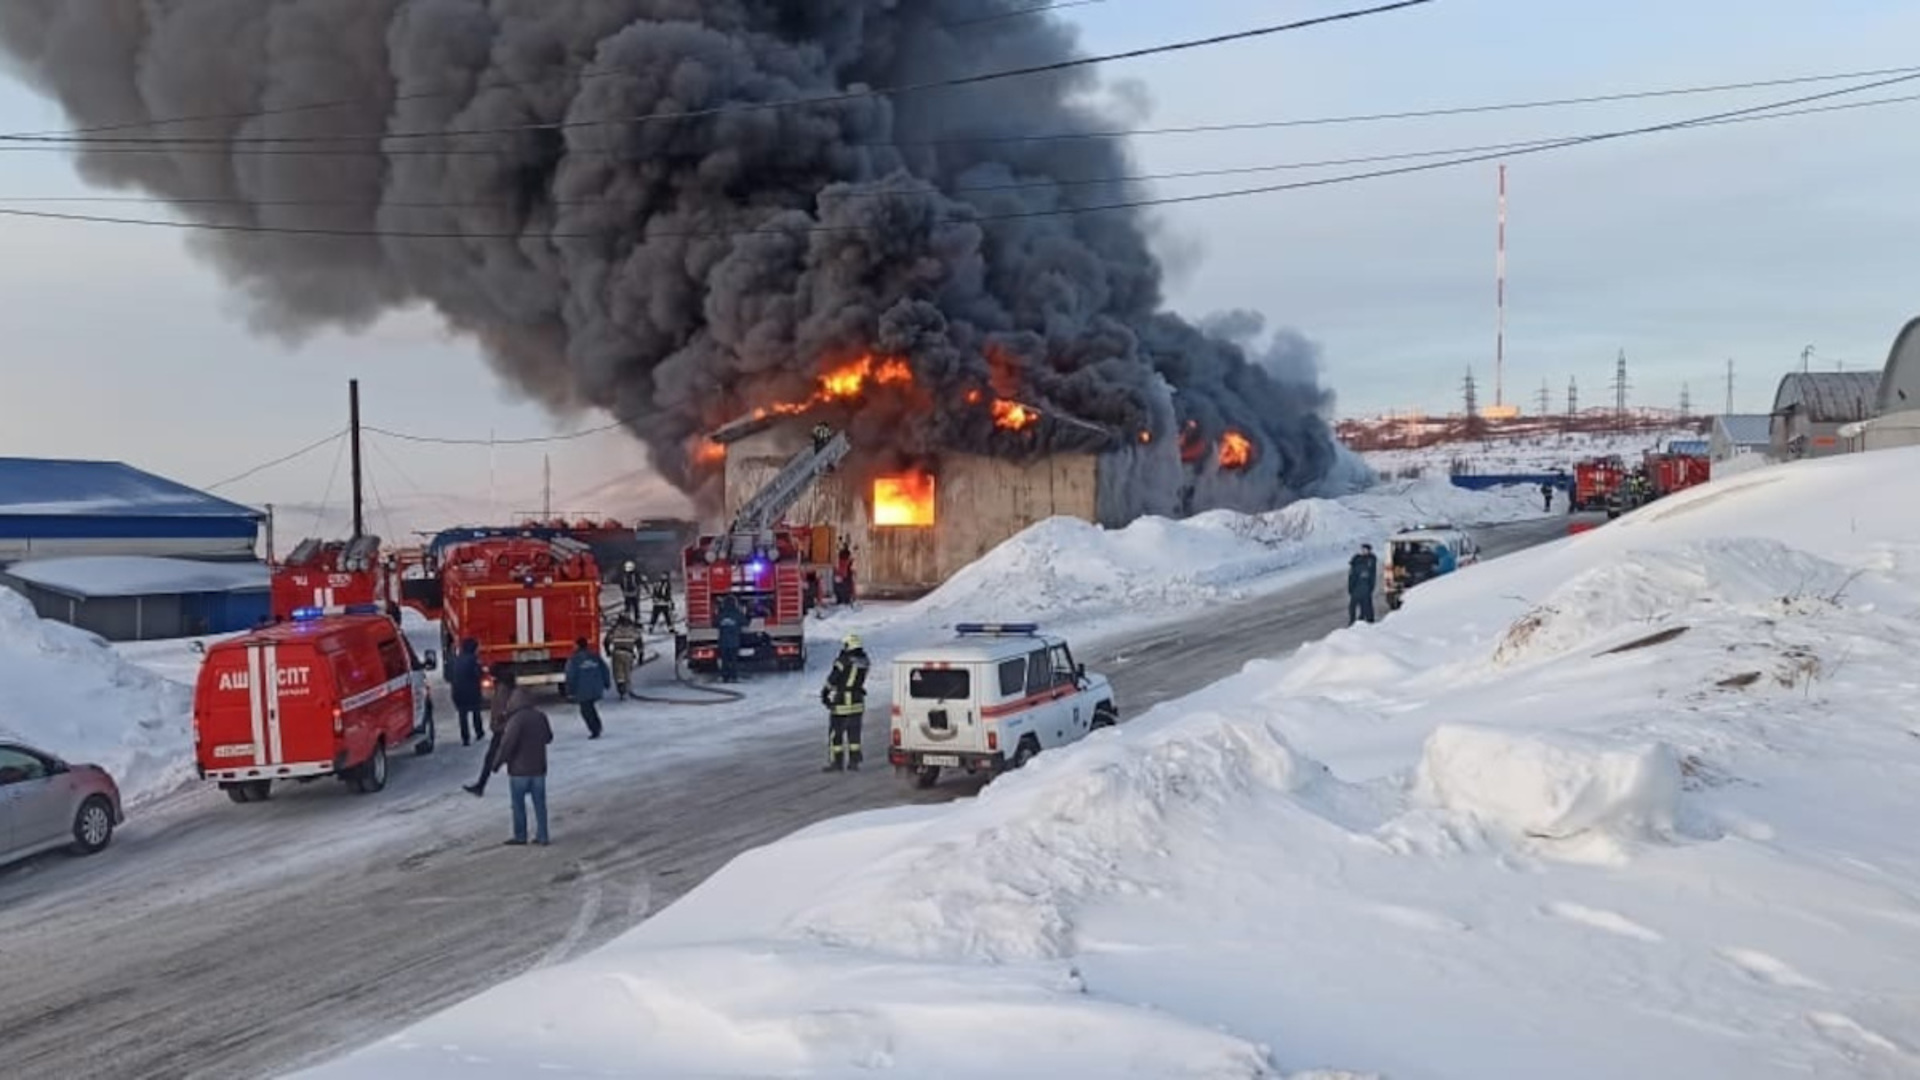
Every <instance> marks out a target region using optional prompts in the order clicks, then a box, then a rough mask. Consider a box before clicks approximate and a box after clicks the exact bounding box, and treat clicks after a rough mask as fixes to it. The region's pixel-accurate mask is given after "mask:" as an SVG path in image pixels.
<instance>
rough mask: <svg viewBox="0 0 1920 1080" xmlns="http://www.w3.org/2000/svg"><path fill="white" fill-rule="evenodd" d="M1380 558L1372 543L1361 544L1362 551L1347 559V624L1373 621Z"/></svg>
mask: <svg viewBox="0 0 1920 1080" xmlns="http://www.w3.org/2000/svg"><path fill="white" fill-rule="evenodd" d="M1379 577H1380V560H1379V559H1377V558H1375V557H1374V554H1373V545H1372V544H1361V545H1360V553H1359V554H1358V555H1355V556H1354V557H1353V558H1351V559H1349V560H1347V625H1348V626H1352V625H1353V624H1354V623H1356V622H1359V621H1360V620H1362V619H1365V620H1366V621H1367V622H1372V621H1373V590H1374V588H1375V586H1376V585H1377V584H1378V582H1379Z"/></svg>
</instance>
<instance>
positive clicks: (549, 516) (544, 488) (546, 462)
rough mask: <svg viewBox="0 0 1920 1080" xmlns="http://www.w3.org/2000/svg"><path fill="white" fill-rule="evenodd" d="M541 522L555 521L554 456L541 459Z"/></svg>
mask: <svg viewBox="0 0 1920 1080" xmlns="http://www.w3.org/2000/svg"><path fill="white" fill-rule="evenodd" d="M540 468H541V477H542V478H541V481H540V520H541V521H542V522H548V521H552V520H553V455H552V454H545V455H542V457H541V459H540Z"/></svg>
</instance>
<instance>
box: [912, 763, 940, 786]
mask: <svg viewBox="0 0 1920 1080" xmlns="http://www.w3.org/2000/svg"><path fill="white" fill-rule="evenodd" d="M939 782H940V766H938V765H922V766H920V767H919V768H918V769H915V770H914V771H913V786H914V787H917V788H930V787H932V786H933V785H935V784H937V783H939Z"/></svg>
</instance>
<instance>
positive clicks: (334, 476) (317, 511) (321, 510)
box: [307, 439, 348, 536]
mask: <svg viewBox="0 0 1920 1080" xmlns="http://www.w3.org/2000/svg"><path fill="white" fill-rule="evenodd" d="M347 441H348V440H346V439H341V440H340V449H339V451H338V452H336V453H335V454H334V455H333V471H332V472H330V473H328V474H327V487H326V490H325V491H323V492H321V493H320V505H319V506H317V507H315V508H314V511H313V525H312V526H311V527H310V528H308V529H307V534H308V535H309V536H317V535H319V533H320V522H321V520H322V519H323V518H325V517H326V516H327V505H328V504H329V503H331V502H332V501H333V485H334V482H335V481H336V480H339V479H340V462H341V460H342V459H344V458H345V457H346V456H347Z"/></svg>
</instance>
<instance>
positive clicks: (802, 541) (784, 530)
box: [679, 429, 853, 672]
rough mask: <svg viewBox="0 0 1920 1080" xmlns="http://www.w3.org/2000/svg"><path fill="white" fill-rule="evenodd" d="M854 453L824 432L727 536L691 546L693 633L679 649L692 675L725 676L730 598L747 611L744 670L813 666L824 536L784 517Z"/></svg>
mask: <svg viewBox="0 0 1920 1080" xmlns="http://www.w3.org/2000/svg"><path fill="white" fill-rule="evenodd" d="M852 449H853V444H852V443H850V442H848V441H847V436H846V435H845V434H844V433H840V434H834V433H831V432H829V431H827V430H825V429H816V430H815V433H814V439H813V443H812V445H811V446H809V447H808V448H807V449H804V450H802V451H800V452H799V453H797V454H795V455H794V456H793V458H792V459H791V460H789V461H788V462H787V464H786V465H785V466H784V467H783V468H782V469H781V470H780V472H779V473H778V474H777V475H775V476H774V478H773V479H772V480H770V481H768V483H767V486H766V487H764V488H761V489H760V490H759V491H758V492H755V493H754V496H753V498H752V499H750V500H748V501H747V503H746V504H745V505H744V506H742V507H741V508H740V512H739V514H738V516H736V517H735V518H734V519H733V523H732V525H731V526H729V527H728V529H727V531H725V532H722V533H716V534H713V535H710V536H702V537H701V538H700V539H699V541H698V542H697V543H695V544H693V545H691V546H690V547H688V548H687V550H686V553H685V573H686V583H687V632H686V633H685V634H684V635H683V636H682V637H681V638H680V640H679V647H680V653H681V655H682V656H683V657H684V658H685V659H686V661H687V667H688V668H689V669H691V670H693V671H702V672H710V671H715V670H718V668H719V666H720V629H719V625H718V621H719V615H720V607H721V604H722V603H723V601H724V600H725V598H727V597H731V598H732V599H733V601H734V603H735V604H736V605H738V607H739V609H740V614H741V620H742V625H741V633H740V660H741V665H742V666H743V667H747V666H751V667H768V666H771V667H776V668H779V669H781V670H785V671H799V670H802V669H804V668H805V667H806V666H807V641H806V627H805V619H806V609H807V607H808V605H807V603H806V602H805V600H804V593H805V591H806V588H807V565H806V564H807V563H808V562H810V561H814V556H815V551H814V549H815V547H816V545H817V538H818V536H819V535H820V534H819V530H815V529H810V528H806V527H802V526H794V525H790V524H786V523H784V522H782V520H781V519H782V518H783V517H785V515H786V513H787V511H788V510H790V509H792V508H793V505H794V504H795V503H797V502H799V501H800V497H801V496H802V495H804V494H806V491H807V489H808V488H809V487H811V486H812V485H813V482H814V481H815V480H816V479H818V478H819V477H820V476H821V474H823V473H825V472H827V471H829V470H831V469H832V468H833V467H834V466H835V465H837V464H839V462H840V460H841V459H842V458H844V457H846V456H847V454H848V452H849V451H851V450H852Z"/></svg>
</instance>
